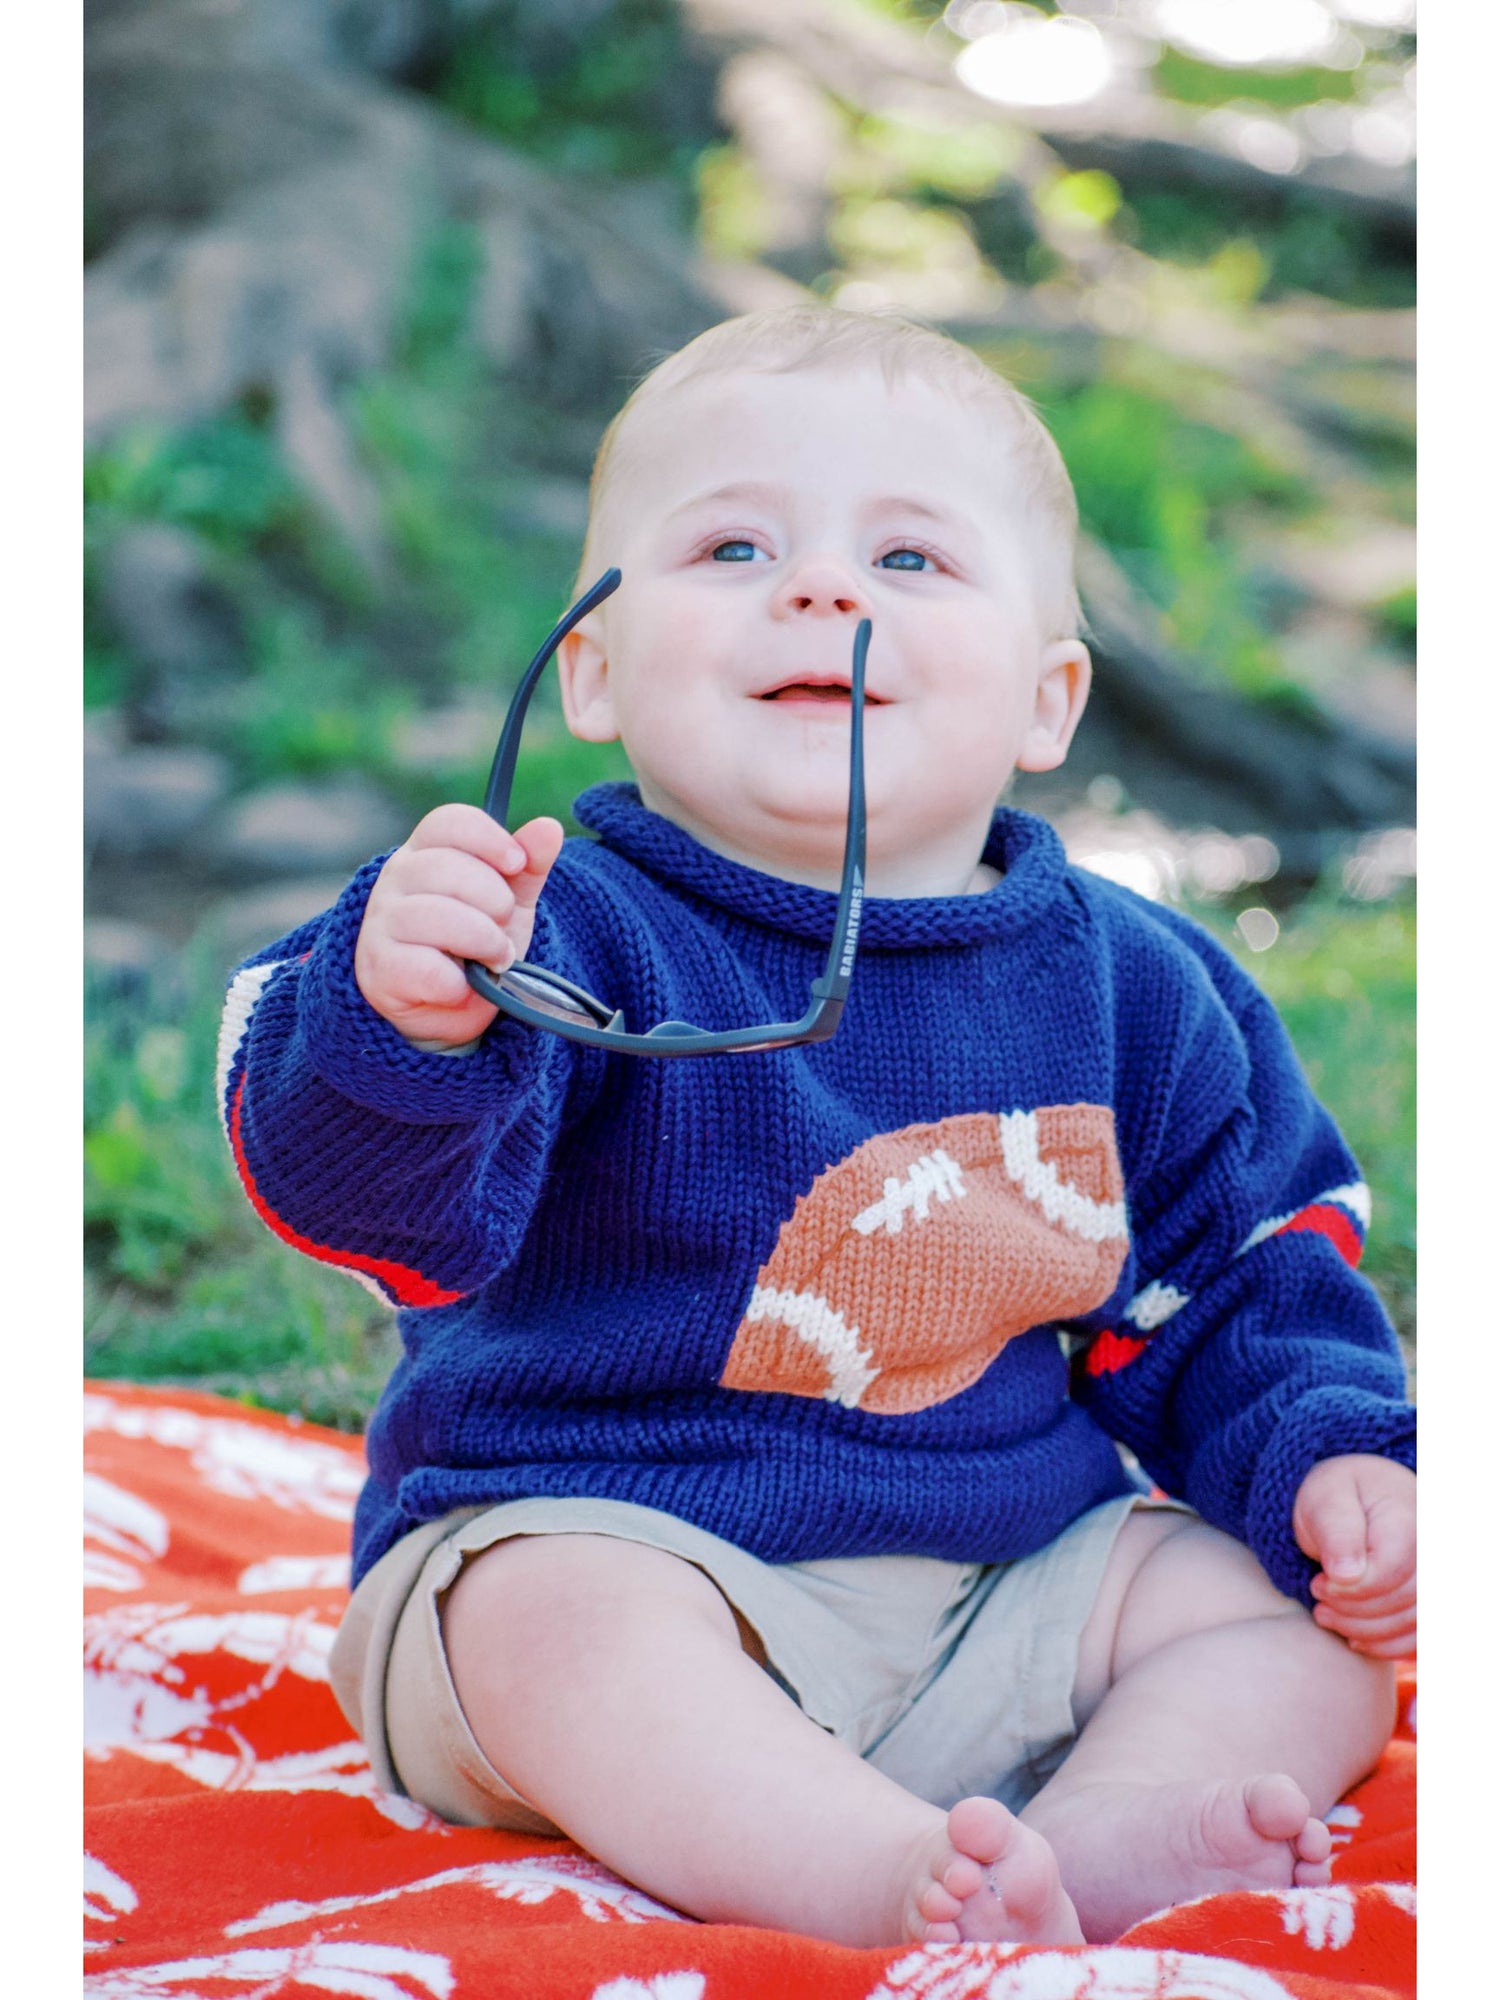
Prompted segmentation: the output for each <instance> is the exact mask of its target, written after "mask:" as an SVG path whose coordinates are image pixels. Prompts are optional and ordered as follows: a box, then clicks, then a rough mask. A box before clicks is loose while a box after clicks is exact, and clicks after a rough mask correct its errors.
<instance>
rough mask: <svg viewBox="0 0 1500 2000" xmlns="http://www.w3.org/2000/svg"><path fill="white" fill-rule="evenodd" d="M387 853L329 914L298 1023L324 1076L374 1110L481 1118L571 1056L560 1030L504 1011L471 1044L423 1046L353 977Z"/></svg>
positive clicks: (456, 1120) (397, 1115) (450, 1119)
mask: <svg viewBox="0 0 1500 2000" xmlns="http://www.w3.org/2000/svg"><path fill="white" fill-rule="evenodd" d="M386 859H387V857H386V856H385V855H383V854H382V855H379V856H377V857H376V859H375V860H373V861H370V862H367V863H366V865H365V866H364V867H363V868H361V869H360V871H359V873H358V874H357V875H356V876H355V877H354V879H353V881H352V882H351V883H350V884H349V886H348V888H347V889H345V891H344V893H343V895H342V896H340V898H339V900H338V901H337V903H335V904H334V906H333V908H332V910H330V912H329V914H328V918H327V921H326V923H325V924H324V926H323V930H322V933H321V935H320V936H319V938H318V942H317V943H316V945H314V947H313V949H312V952H311V954H310V955H309V958H308V962H307V965H306V966H305V967H304V969H303V975H302V985H301V992H300V995H299V1002H298V1015H299V1024H300V1026H301V1030H302V1034H303V1037H304V1040H305V1046H306V1049H307V1054H308V1058H309V1060H310V1061H311V1063H312V1066H313V1068H314V1069H315V1070H316V1071H317V1073H318V1075H319V1076H320V1077H321V1078H322V1079H323V1081H324V1082H325V1083H327V1084H329V1085H330V1086H331V1087H332V1088H333V1089H334V1090H337V1091H339V1092H341V1093H342V1095H344V1096H345V1097H348V1098H352V1099H353V1101H354V1102H355V1103H356V1104H362V1105H364V1106H365V1108H366V1109H367V1110H370V1111H375V1112H378V1113H379V1114H380V1115H381V1116H383V1117H386V1118H394V1119H399V1120H400V1121H401V1122H402V1123H404V1124H408V1125H450V1124H468V1123H476V1122H478V1121H479V1120H480V1119H483V1118H486V1117H489V1116H491V1115H493V1113H494V1112H495V1111H496V1110H497V1109H498V1108H499V1107H500V1105H501V1104H502V1103H503V1104H504V1105H505V1106H506V1108H507V1110H509V1109H511V1108H513V1106H514V1099H515V1093H516V1092H517V1091H518V1090H526V1089H529V1088H530V1087H531V1086H533V1085H534V1084H536V1083H537V1082H538V1081H539V1080H540V1078H541V1077H542V1075H543V1073H544V1071H545V1070H546V1069H547V1068H548V1066H549V1065H550V1064H554V1063H557V1062H559V1061H560V1060H561V1059H562V1051H561V1049H560V1047H559V1046H558V1044H559V1038H558V1037H557V1036H555V1035H545V1034H538V1033H534V1032H533V1031H532V1030H530V1029H528V1028H524V1027H522V1026H521V1025H520V1024H519V1023H517V1022H513V1021H506V1020H497V1021H496V1022H495V1023H494V1025H493V1026H492V1027H491V1028H490V1029H489V1030H488V1031H487V1032H486V1033H485V1034H484V1035H482V1036H481V1037H480V1040H479V1042H478V1044H477V1046H476V1047H475V1048H474V1049H473V1050H472V1052H470V1053H466V1054H463V1055H461V1056H459V1057H458V1058H457V1059H455V1055H454V1052H453V1051H451V1050H443V1051H438V1050H433V1049H423V1048H419V1047H418V1046H417V1045H416V1044H415V1043H414V1042H409V1041H407V1039H406V1037H405V1036H404V1035H402V1034H400V1033H399V1032H398V1031H397V1029H395V1028H394V1027H392V1025H391V1023H390V1022H389V1021H387V1020H386V1019H385V1017H384V1015H382V1014H377V1013H376V1011H375V1009H374V1008H373V1007H372V1006H371V1005H370V1003H369V1001H368V1000H366V998H365V996H364V995H363V993H361V992H360V990H359V983H358V981H357V980H356V979H355V976H354V946H355V941H356V939H357V938H358V936H359V928H360V925H361V924H362V923H363V921H364V914H365V906H366V904H367V903H368V902H369V899H370V891H371V890H372V889H373V888H374V886H375V878H376V877H377V876H378V875H379V873H380V871H381V869H382V868H383V867H384V865H385V862H386Z"/></svg>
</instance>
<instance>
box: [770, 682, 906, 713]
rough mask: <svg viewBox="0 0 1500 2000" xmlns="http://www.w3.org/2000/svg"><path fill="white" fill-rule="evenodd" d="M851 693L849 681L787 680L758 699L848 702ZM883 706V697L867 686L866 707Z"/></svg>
mask: <svg viewBox="0 0 1500 2000" xmlns="http://www.w3.org/2000/svg"><path fill="white" fill-rule="evenodd" d="M849 693H850V689H849V683H848V682H847V681H787V682H785V683H784V684H783V685H782V686H781V687H777V688H768V689H767V690H766V692H765V693H764V694H763V695H760V696H758V697H757V699H759V700H760V701H816V702H825V703H827V702H847V701H848V699H849ZM881 706H883V702H882V698H881V697H880V696H879V695H875V694H871V692H870V690H869V689H868V688H866V689H865V707H866V708H879V707H881Z"/></svg>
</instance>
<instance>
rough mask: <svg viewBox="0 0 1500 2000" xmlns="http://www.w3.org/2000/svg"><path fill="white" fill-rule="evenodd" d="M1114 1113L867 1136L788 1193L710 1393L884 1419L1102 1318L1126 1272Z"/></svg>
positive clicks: (1051, 1110) (1070, 1113)
mask: <svg viewBox="0 0 1500 2000" xmlns="http://www.w3.org/2000/svg"><path fill="white" fill-rule="evenodd" d="M1126 1246H1127V1232H1126V1225H1125V1201H1124V1184H1123V1182H1122V1180H1121V1175H1120V1163H1119V1158H1118V1155H1117V1154H1116V1151H1115V1129H1114V1116H1113V1113H1112V1112H1111V1111H1109V1110H1108V1108H1107V1107H1105V1106H1103V1105H1099V1104H1066V1105H1049V1106H1046V1107H1044V1108H1042V1109H1041V1110H1037V1111H1012V1112H1005V1113H1002V1114H1001V1115H1000V1116H998V1117H996V1116H995V1115H994V1114H992V1113H990V1112H980V1111H972V1112H965V1113H964V1114H962V1115H961V1116H959V1117H953V1118H943V1119H940V1120H938V1122H937V1123H935V1124H930V1125H907V1126H905V1127H904V1128H903V1129H902V1130H901V1131H899V1132H883V1133H881V1134H879V1135H878V1136H877V1137H876V1138H874V1139H868V1140H866V1141H865V1143H864V1144H863V1145H862V1146H859V1147H857V1148H856V1149H855V1151H854V1152H853V1153H851V1154H850V1155H849V1156H848V1158H847V1159H844V1160H841V1161H840V1162H839V1163H838V1165H837V1166H834V1167H830V1168H829V1169H828V1170H827V1172H826V1173H822V1174H820V1175H819V1176H818V1178H817V1179H816V1181H814V1183H813V1186H812V1189H811V1191H810V1192H809V1193H807V1194H805V1195H802V1196H799V1198H798V1200H797V1204H796V1207H795V1209H794V1211H793V1213H792V1216H791V1219H790V1221H788V1222H786V1223H784V1224H783V1226H782V1229H781V1232H780V1234H779V1236H778V1238H777V1242H776V1248H775V1250H774V1251H773V1252H772V1255H771V1257H770V1259H769V1260H768V1261H767V1262H766V1263H765V1264H763V1265H762V1266H761V1268H760V1271H759V1272H758V1273H757V1276H756V1283H755V1290H754V1292H753V1294H752V1296H751V1300H750V1305H749V1308H748V1310H747V1311H746V1313H745V1315H744V1317H743V1319H742V1320H741V1321H740V1324H739V1327H738V1329H737V1330H736V1333H735V1337H734V1345H733V1346H732V1347H731V1349H730V1352H729V1359H728V1361H727V1362H726V1363H725V1366H724V1372H723V1375H722V1376H721V1377H720V1381H721V1383H722V1385H723V1387H724V1388H726V1389H753V1390H766V1389H770V1390H776V1391H779V1392H780V1393H781V1394H782V1395H788V1396H819V1397H825V1398H827V1399H829V1400H830V1401H833V1402H838V1403H843V1404H844V1405H845V1406H846V1407H848V1408H851V1409H852V1408H858V1409H862V1410H873V1411H878V1412H881V1413H883V1414H896V1413H899V1412H902V1411H907V1410H924V1409H929V1408H930V1407H931V1406H932V1405H933V1404H935V1403H942V1402H946V1401H947V1400H948V1398H949V1397H950V1396H956V1395H957V1394H958V1392H959V1391H960V1390H961V1389H966V1388H968V1386H969V1384H970V1383H971V1382H974V1381H976V1380H977V1379H978V1377H979V1376H980V1375H982V1374H983V1372H984V1370H985V1369H986V1368H988V1367H989V1365H990V1363H991V1362H992V1361H993V1360H994V1359H995V1357H996V1355H998V1354H999V1353H1000V1351H1001V1349H1002V1348H1003V1347H1004V1346H1005V1344H1006V1342H1007V1341H1008V1340H1012V1339H1014V1338H1015V1336H1016V1335H1017V1334H1018V1333H1025V1332H1026V1331H1027V1329H1028V1328H1030V1327H1033V1326H1038V1325H1040V1324H1042V1323H1043V1322H1044V1321H1047V1320H1054V1319H1070V1318H1073V1317H1076V1316H1077V1315H1078V1314H1080V1313H1085V1312H1088V1311H1090V1310H1091V1309H1092V1308H1093V1307H1095V1306H1097V1305H1101V1304H1102V1303H1103V1302H1104V1300H1105V1299H1107V1298H1108V1297H1109V1295H1110V1293H1111V1292H1112V1291H1113V1289H1114V1286H1115V1282H1116V1280H1117V1279H1118V1277H1119V1274H1120V1270H1121V1267H1122V1265H1123V1264H1124V1262H1125V1253H1126Z"/></svg>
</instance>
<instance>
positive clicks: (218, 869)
mask: <svg viewBox="0 0 1500 2000" xmlns="http://www.w3.org/2000/svg"><path fill="white" fill-rule="evenodd" d="M408 831H409V828H408V827H407V825H406V823H405V819H404V816H403V815H401V814H400V813H398V812H397V811H396V809H395V808H394V807H393V806H392V805H391V803H390V802H389V800H388V799H386V798H385V797H384V795H383V794H382V793H380V792H379V791H377V790H376V789H375V787H374V786H373V785H368V784H365V783H363V782H362V781H361V780H360V779H357V778H347V779H343V780H341V781H338V782H336V783H334V784H329V785H320V786H314V785H298V784H283V785H267V786H265V787H263V788H262V789H261V790H259V791H255V792H248V793H246V794H245V796H244V797H243V798H239V799H236V800H235V802H234V804H233V806H232V807H231V808H230V809H229V811H228V812H227V813H226V814H225V815H224V817H223V819H222V822H221V824H220V826H219V828H218V829H217V831H216V833H215V837H214V839H213V842H212V843H211V846H210V848H209V851H208V854H207V857H206V858H207V860H208V862H209V865H210V866H211V867H212V868H213V869H214V871H215V873H216V874H218V875H219V876H220V877H221V878H238V879H240V880H242V881H252V882H253V881H257V880H264V879H265V878H266V877H267V876H277V875H313V874H318V873H323V872H336V871H340V870H342V871H343V872H344V873H345V874H346V875H347V874H348V873H349V872H350V871H352V870H353V869H355V868H357V867H358V866H359V864H360V863H361V862H362V861H368V860H369V858H370V856H371V855H372V854H376V853H378V852H379V851H380V849H381V848H383V847H391V846H394V845H395V844H396V842H398V841H399V840H401V839H402V838H403V837H404V835H405V834H406V833H407V832H408Z"/></svg>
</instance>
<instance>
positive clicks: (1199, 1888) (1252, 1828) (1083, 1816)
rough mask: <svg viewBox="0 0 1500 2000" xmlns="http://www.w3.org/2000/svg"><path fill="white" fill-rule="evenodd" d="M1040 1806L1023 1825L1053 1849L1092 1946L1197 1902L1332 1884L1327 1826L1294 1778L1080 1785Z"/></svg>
mask: <svg viewBox="0 0 1500 2000" xmlns="http://www.w3.org/2000/svg"><path fill="white" fill-rule="evenodd" d="M1036 1804H1037V1805H1039V1806H1040V1808H1041V1809H1040V1811H1036V1810H1034V1809H1033V1808H1032V1807H1028V1809H1027V1820H1028V1822H1029V1823H1030V1824H1032V1825H1034V1826H1035V1827H1036V1829H1037V1830H1038V1831H1039V1832H1041V1833H1043V1834H1045V1836H1046V1838H1047V1840H1048V1841H1049V1842H1050V1843H1051V1845H1052V1848H1053V1850H1054V1852H1055V1854H1056V1856H1057V1861H1058V1865H1059V1867H1060V1869H1061V1871H1062V1878H1063V1880H1064V1881H1065V1882H1066V1883H1067V1884H1068V1886H1069V1888H1070V1890H1071V1892H1072V1895H1073V1900H1074V1903H1075V1904H1076V1906H1077V1910H1078V1916H1079V1919H1080V1921H1081V1922H1082V1924H1083V1929H1084V1935H1085V1936H1086V1937H1087V1938H1089V1939H1090V1940H1091V1941H1092V1942H1095V1943H1099V1942H1104V1941H1107V1940H1109V1939H1111V1938H1117V1937H1118V1936H1119V1935H1120V1933H1121V1932H1122V1931H1124V1930H1128V1929H1129V1927H1130V1925H1131V1924H1133V1923H1136V1922H1138V1921H1139V1920H1140V1918H1142V1917H1145V1916H1149V1915H1150V1914H1151V1913H1152V1912H1153V1911H1155V1910H1162V1909H1167V1908H1169V1907H1170V1906H1171V1905H1172V1904H1174V1903H1187V1902H1191V1901H1192V1900H1193V1899H1194V1898H1195V1897H1197V1896H1210V1895H1213V1894H1215V1893H1216V1892H1222V1891H1225V1890H1229V1889H1285V1888H1290V1887H1292V1886H1293V1885H1294V1884H1295V1885H1296V1886H1297V1887H1299V1888H1308V1889H1312V1888H1319V1887H1321V1886H1322V1885H1323V1884H1324V1883H1325V1882H1327V1881H1328V1880H1329V1866H1328V1857H1329V1854H1330V1852H1331V1850H1332V1845H1333V1843H1332V1840H1331V1838H1330V1836H1329V1832H1328V1828H1327V1827H1326V1826H1325V1825H1324V1823H1323V1821H1322V1820H1320V1819H1314V1818H1313V1816H1312V1811H1311V1808H1310V1807H1309V1805H1308V1802H1307V1797H1306V1794H1305V1793H1304V1792H1303V1791H1302V1789H1301V1787H1300V1786H1299V1785H1298V1784H1297V1783H1296V1782H1295V1780H1294V1779H1292V1778H1288V1777H1284V1776H1280V1775H1276V1776H1267V1777H1260V1778H1246V1779H1243V1780H1238V1781H1237V1780H1226V1781H1225V1782H1224V1783H1222V1784H1213V1785H1198V1784H1192V1783H1187V1784H1170V1785H1150V1784H1124V1783H1121V1784H1108V1783H1101V1784H1094V1785H1081V1786H1079V1788H1078V1789H1077V1790H1076V1791H1072V1792H1067V1793H1065V1794H1064V1795H1063V1796H1062V1797H1060V1798H1057V1799H1055V1800H1049V1799H1046V1798H1041V1799H1039V1800H1038V1801H1037V1802H1036Z"/></svg>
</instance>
